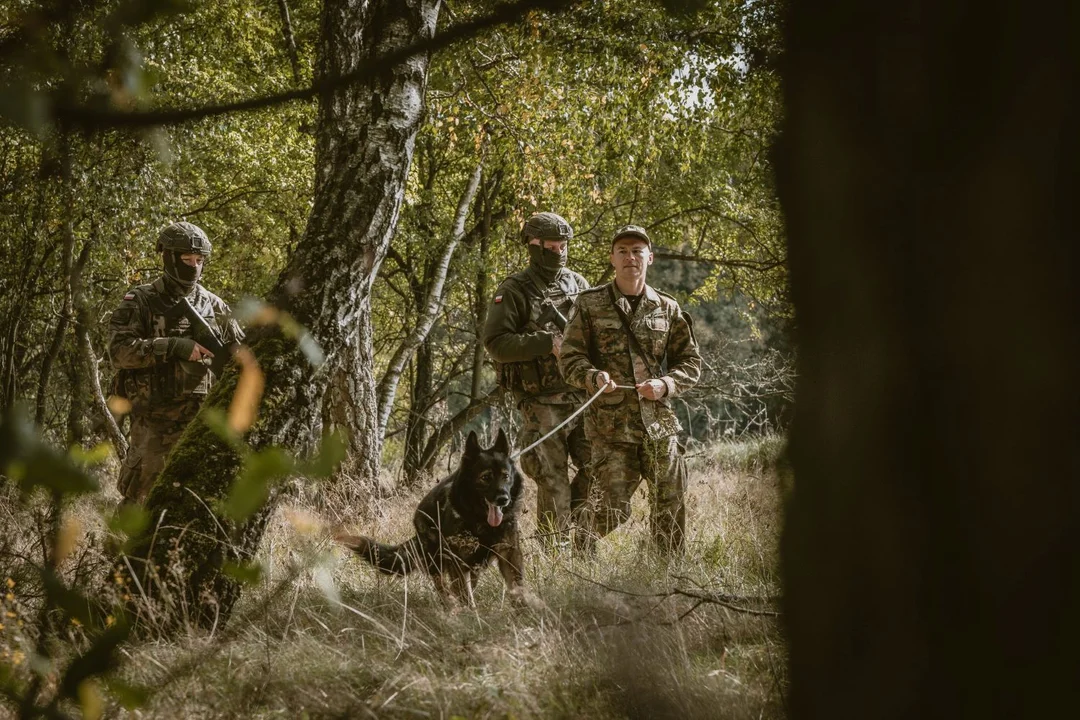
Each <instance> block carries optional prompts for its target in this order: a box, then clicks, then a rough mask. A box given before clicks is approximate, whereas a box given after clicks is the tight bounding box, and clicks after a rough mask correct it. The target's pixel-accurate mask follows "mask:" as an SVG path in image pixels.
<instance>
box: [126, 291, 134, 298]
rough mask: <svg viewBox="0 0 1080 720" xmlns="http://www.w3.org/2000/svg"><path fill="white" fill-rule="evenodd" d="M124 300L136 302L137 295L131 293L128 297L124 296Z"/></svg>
mask: <svg viewBox="0 0 1080 720" xmlns="http://www.w3.org/2000/svg"><path fill="white" fill-rule="evenodd" d="M124 299H125V300H134V299H135V293H133V292H129V293H128V294H127V295H125V296H124Z"/></svg>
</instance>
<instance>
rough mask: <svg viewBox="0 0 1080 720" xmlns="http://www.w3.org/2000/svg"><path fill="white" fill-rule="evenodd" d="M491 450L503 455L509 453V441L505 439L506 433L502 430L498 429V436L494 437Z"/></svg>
mask: <svg viewBox="0 0 1080 720" xmlns="http://www.w3.org/2000/svg"><path fill="white" fill-rule="evenodd" d="M491 449H492V450H494V451H495V452H497V453H502V454H503V455H506V454H507V453H509V452H510V441H509V440H507V439H506V433H504V432H503V429H502V428H499V434H498V435H497V436H496V437H495V444H494V445H492V446H491Z"/></svg>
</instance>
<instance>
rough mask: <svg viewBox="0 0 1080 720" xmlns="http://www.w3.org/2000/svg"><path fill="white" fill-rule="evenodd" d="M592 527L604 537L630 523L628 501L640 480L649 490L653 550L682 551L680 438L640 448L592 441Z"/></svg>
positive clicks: (654, 441)
mask: <svg viewBox="0 0 1080 720" xmlns="http://www.w3.org/2000/svg"><path fill="white" fill-rule="evenodd" d="M590 469H591V474H592V477H593V487H592V492H591V497H590V502H589V511H590V512H591V514H592V522H591V526H592V529H593V531H594V533H595V534H596V536H597V537H603V536H604V535H607V534H608V533H609V532H611V531H612V530H614V529H615V528H617V527H618V526H619V525H621V524H622V523H624V522H626V521H627V520H628V519H629V518H630V498H632V497H633V496H634V492H635V491H636V490H637V488H638V485H640V484H641V481H642V479H644V480H645V482H646V483H647V485H648V490H649V525H650V529H651V535H652V541H653V544H654V545H655V547H656V548H657V549H659V550H661V551H664V552H669V553H670V552H679V551H681V550H682V546H683V538H684V535H685V533H686V503H685V494H686V462H685V461H684V459H683V456H682V447H681V446H680V444H679V439H678V436H676V435H670V436H668V437H666V438H660V439H651V438H646V439H645V440H644V441H643V442H641V443H625V442H610V443H608V442H605V443H600V442H594V444H593V446H592V465H591V466H590Z"/></svg>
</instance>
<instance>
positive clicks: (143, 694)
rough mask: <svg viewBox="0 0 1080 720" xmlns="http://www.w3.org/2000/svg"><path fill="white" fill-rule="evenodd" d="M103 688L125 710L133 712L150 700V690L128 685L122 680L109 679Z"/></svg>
mask: <svg viewBox="0 0 1080 720" xmlns="http://www.w3.org/2000/svg"><path fill="white" fill-rule="evenodd" d="M105 687H107V688H108V689H109V692H110V693H112V696H113V697H115V698H116V700H117V702H119V703H120V705H121V706H123V708H124V709H125V710H135V709H136V708H140V707H142V706H143V705H145V704H146V701H147V700H149V699H150V690H149V689H148V688H145V687H141V686H139V685H130V684H128V683H126V682H124V681H123V680H117V679H115V678H109V679H107V680H106V681H105Z"/></svg>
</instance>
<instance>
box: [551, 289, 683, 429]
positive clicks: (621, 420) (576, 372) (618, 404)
mask: <svg viewBox="0 0 1080 720" xmlns="http://www.w3.org/2000/svg"><path fill="white" fill-rule="evenodd" d="M612 298H614V299H615V302H617V303H618V304H619V306H620V307H621V308H622V309H623V312H625V313H626V315H627V318H628V319H629V321H630V328H631V330H632V331H633V333H634V336H635V337H636V338H637V341H638V342H637V346H635V345H633V344H632V343H631V342H630V339H629V337H628V336H627V333H626V328H625V326H624V325H623V322H622V320H621V319H620V317H619V313H618V312H617V311H616V309H615V305H614V304H613V303H612ZM638 347H640V350H641V351H644V352H645V353H646V354H648V355H649V357H647V358H643V357H642V356H641V352H639V350H638ZM559 365H560V367H561V368H562V372H563V377H565V378H566V382H568V383H570V384H571V385H573V386H575V387H580V388H584V389H585V390H586V391H587V392H588V393H589V394H590V395H591V394H592V393H594V392H596V390H597V387H596V383H595V380H596V374H597V373H598V372H600V371H601V370H603V371H606V372H607V373H608V374H610V375H611V377H612V378H613V379H614V380H615V382H616V383H618V384H619V385H635V384H637V383H640V382H643V381H645V380H650V379H658V380H662V381H663V382H664V385H666V386H667V392H666V393H665V394H664V396H663V397H661V398H660V399H659V400H647V399H645V398H643V397H641V396H640V395H638V393H637V391H636V390H622V389H620V390H615V391H614V392H610V393H604V394H603V395H601V396H600V397H599V398H597V399H596V401H595V402H594V403H593V404H592V405H590V406H589V409H588V410H587V411H586V416H585V433H586V434H587V435H588V436H589V437H590V438H603V439H604V440H609V441H613V442H640V441H641V440H642V439H644V437H645V435H648V436H649V437H651V438H654V439H657V438H663V437H667V436H669V435H674V434H675V433H678V432H679V431H680V430H681V429H682V427H681V426H680V425H679V420H678V418H677V417H676V416H675V412H674V410H672V408H671V398H673V397H675V396H677V395H679V394H680V393H683V392H685V391H686V390H688V389H690V388H692V387H693V386H694V385H695V384H696V383H697V381H698V378H699V377H700V376H701V355H700V353H699V352H698V346H697V340H695V339H694V332H693V325H692V324H691V321H690V316H689V315H687V314H686V313H684V312H683V311H682V309H681V308H680V307H679V303H678V302H676V300H675V298H673V297H671V296H670V295H667V294H665V293H661V292H657V291H656V290H654V289H653V288H651V287H649V286H648V285H646V286H645V296H644V297H643V298H641V300H640V301H639V303H638V306H637V310H636V311H635V312H633V313H631V310H630V302H629V301H628V300H627V299H626V297H625V296H624V295H623V294H622V293H621V292H619V288H618V287H617V286H616V285H615V283H614V282H612V283H611V284H610V285H604V286H602V287H597V288H593V289H591V290H589V291H587V292H583V293H581V295H579V296H578V301H577V304H575V305H574V310H573V312H572V314H571V316H570V323H569V324H568V325H567V326H566V335H565V337H564V338H563V345H562V354H561V357H560V360H559Z"/></svg>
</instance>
